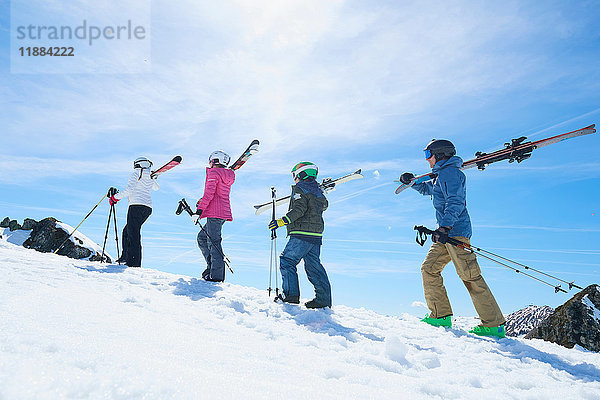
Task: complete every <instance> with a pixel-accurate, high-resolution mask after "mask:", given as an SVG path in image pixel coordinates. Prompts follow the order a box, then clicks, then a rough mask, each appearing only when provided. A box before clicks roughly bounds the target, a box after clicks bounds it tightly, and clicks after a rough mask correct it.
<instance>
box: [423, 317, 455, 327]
mask: <svg viewBox="0 0 600 400" xmlns="http://www.w3.org/2000/svg"><path fill="white" fill-rule="evenodd" d="M421 321H423V322H426V323H428V324H429V325H433V326H443V327H445V328H452V316H451V315H447V316H445V317H442V318H431V317H429V314H425V318H423V319H422V320H421Z"/></svg>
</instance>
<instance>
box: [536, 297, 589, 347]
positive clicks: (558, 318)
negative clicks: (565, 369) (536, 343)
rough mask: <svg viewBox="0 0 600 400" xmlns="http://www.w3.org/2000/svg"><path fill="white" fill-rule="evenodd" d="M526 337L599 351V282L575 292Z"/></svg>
mask: <svg viewBox="0 0 600 400" xmlns="http://www.w3.org/2000/svg"><path fill="white" fill-rule="evenodd" d="M525 337H526V338H527V339H533V338H537V339H544V340H546V341H549V342H554V343H558V344H560V345H562V346H565V347H567V348H573V347H574V346H575V345H576V344H577V345H579V346H581V347H583V348H585V349H587V350H591V351H597V352H600V286H598V285H590V286H588V287H587V288H585V289H584V290H582V291H581V292H579V293H577V294H576V295H575V296H573V298H571V299H570V300H569V301H567V302H566V303H565V304H563V305H562V306H560V307H558V308H557V309H556V311H555V312H554V313H553V314H552V315H550V316H549V317H548V318H547V319H546V320H544V321H543V322H542V323H541V324H540V325H539V326H538V327H537V328H535V329H533V330H532V331H531V332H529V333H528V334H527V335H526V336H525Z"/></svg>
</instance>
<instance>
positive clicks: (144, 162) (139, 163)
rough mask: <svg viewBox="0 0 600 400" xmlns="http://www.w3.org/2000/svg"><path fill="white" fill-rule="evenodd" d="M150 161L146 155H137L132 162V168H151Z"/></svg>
mask: <svg viewBox="0 0 600 400" xmlns="http://www.w3.org/2000/svg"><path fill="white" fill-rule="evenodd" d="M151 167H152V161H150V160H149V159H148V158H147V157H138V158H136V159H135V161H134V162H133V168H142V169H144V168H151Z"/></svg>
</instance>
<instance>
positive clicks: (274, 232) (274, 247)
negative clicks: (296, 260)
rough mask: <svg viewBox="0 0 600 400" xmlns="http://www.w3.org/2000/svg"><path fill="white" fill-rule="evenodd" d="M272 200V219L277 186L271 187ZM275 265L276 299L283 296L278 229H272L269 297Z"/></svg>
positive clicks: (273, 217)
mask: <svg viewBox="0 0 600 400" xmlns="http://www.w3.org/2000/svg"><path fill="white" fill-rule="evenodd" d="M271 201H272V203H273V214H272V216H271V218H272V220H274V219H275V208H276V203H277V190H275V187H274V186H272V187H271ZM273 265H275V299H278V298H281V295H280V294H279V283H278V281H277V230H275V229H272V230H271V254H270V258H269V289H268V290H267V292H268V293H269V297H271V291H272V290H273V289H272V288H271V282H272V272H273Z"/></svg>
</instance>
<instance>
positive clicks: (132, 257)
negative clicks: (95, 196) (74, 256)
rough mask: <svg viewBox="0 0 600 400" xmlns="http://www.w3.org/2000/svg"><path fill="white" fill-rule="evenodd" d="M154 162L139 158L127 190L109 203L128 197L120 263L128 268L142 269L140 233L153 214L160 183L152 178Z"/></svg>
mask: <svg viewBox="0 0 600 400" xmlns="http://www.w3.org/2000/svg"><path fill="white" fill-rule="evenodd" d="M151 167H152V161H150V160H149V159H147V158H146V157H139V158H137V159H136V160H135V161H134V162H133V169H134V172H133V173H132V174H131V176H130V177H129V182H127V188H125V190H123V191H122V192H118V193H117V194H115V195H113V196H111V197H110V198H109V203H110V204H111V205H113V204H116V203H117V202H118V201H119V200H121V199H123V198H125V197H128V198H129V208H128V209H127V224H126V225H125V227H124V228H123V236H122V239H123V253H122V254H121V257H119V260H118V261H119V262H125V264H126V265H127V266H128V267H141V265H142V241H141V234H140V231H141V229H142V225H143V224H144V222H146V220H147V219H148V217H149V216H150V214H152V197H151V193H152V190H153V189H154V190H158V183H157V182H156V180H155V179H152V178H151V172H150V168H151Z"/></svg>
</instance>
